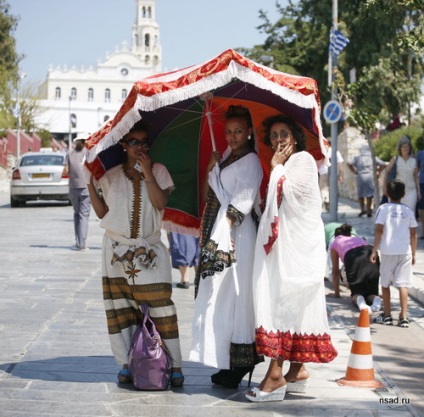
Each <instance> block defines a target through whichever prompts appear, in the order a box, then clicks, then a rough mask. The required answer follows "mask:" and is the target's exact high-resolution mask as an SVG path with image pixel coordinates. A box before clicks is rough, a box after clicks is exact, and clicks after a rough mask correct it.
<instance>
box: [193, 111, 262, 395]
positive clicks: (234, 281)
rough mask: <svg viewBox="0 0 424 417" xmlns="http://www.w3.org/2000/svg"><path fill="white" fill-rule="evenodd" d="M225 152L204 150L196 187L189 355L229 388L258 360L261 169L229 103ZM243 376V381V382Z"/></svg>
mask: <svg viewBox="0 0 424 417" xmlns="http://www.w3.org/2000/svg"><path fill="white" fill-rule="evenodd" d="M225 136H226V140H227V143H228V148H227V150H226V151H225V152H224V155H223V156H222V158H221V156H220V154H219V152H214V153H212V155H211V158H210V161H209V165H208V168H207V170H208V175H207V176H206V181H205V184H204V188H203V197H204V199H205V200H206V201H207V202H206V206H205V210H204V213H203V218H202V226H201V229H202V234H201V240H200V246H201V255H200V262H199V268H198V271H197V275H196V279H195V293H196V300H195V311H194V321H193V344H192V349H191V352H190V358H189V359H190V360H192V361H194V362H201V363H204V364H205V365H208V366H211V367H215V368H220V371H219V372H217V373H215V374H213V375H212V376H211V379H212V382H213V383H215V384H220V385H222V386H224V387H229V388H236V387H237V386H238V385H239V383H240V382H241V380H242V378H243V377H244V376H245V375H246V374H247V373H250V376H251V373H252V372H253V368H254V366H255V364H256V363H258V362H259V361H260V360H261V359H260V358H258V356H257V354H256V349H255V344H254V341H255V323H254V314H253V299H252V267H253V256H254V244H255V243H254V242H255V238H256V230H257V222H255V219H254V217H253V216H252V214H253V211H254V210H253V208H254V205H255V203H256V204H257V206H259V202H260V201H259V200H260V196H259V188H260V184H261V181H262V167H261V164H260V161H259V158H258V156H257V154H256V152H255V138H254V132H253V125H252V120H251V115H250V112H249V110H248V109H247V108H245V107H242V106H230V107H229V109H228V111H227V113H226V124H225ZM249 381H250V380H249Z"/></svg>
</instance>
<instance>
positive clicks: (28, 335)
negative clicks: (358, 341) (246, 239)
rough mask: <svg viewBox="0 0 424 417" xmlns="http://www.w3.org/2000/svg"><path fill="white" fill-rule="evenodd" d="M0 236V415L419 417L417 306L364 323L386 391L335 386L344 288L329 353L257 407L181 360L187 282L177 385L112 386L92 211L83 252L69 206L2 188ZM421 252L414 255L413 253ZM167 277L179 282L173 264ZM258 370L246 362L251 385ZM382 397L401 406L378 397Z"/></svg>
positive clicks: (348, 326)
mask: <svg viewBox="0 0 424 417" xmlns="http://www.w3.org/2000/svg"><path fill="white" fill-rule="evenodd" d="M352 206H354V204H353V205H351V206H349V205H345V204H344V205H343V206H342V209H343V210H344V211H345V212H346V215H347V218H346V219H347V220H348V221H350V222H357V221H359V220H357V219H356V217H355V216H356V212H355V209H354V208H353V207H352ZM324 218H325V215H324ZM360 221H361V225H359V224H354V225H355V227H357V228H359V227H361V233H362V234H364V235H366V234H367V233H368V232H369V233H368V234H369V235H372V225H371V223H370V224H369V227H368V223H364V222H366V221H367V220H360ZM0 236H1V239H0V265H1V268H0V332H1V333H0V334H1V338H0V416H1V417H42V416H43V417H46V416H54V417H77V416H82V417H91V416H104V417H109V416H127V417H132V416H138V417H140V416H149V417H151V416H153V415H154V416H160V417H162V416H163V417H166V416H173V417H177V416H181V417H191V416H198V415H200V414H201V415H202V416H203V417H217V416H227V415H232V416H235V417H237V416H240V417H241V416H246V415H252V416H253V415H254V416H255V417H262V416H267V417H269V416H320V415H323V416H330V417H332V416H334V417H335V416H361V417H368V416H369V417H371V416H373V417H377V416H385V417H386V416H393V417H399V416H400V417H407V416H408V417H409V416H415V417H417V416H420V415H421V416H424V403H423V398H422V397H423V396H422V392H423V390H422V381H423V376H424V375H423V364H422V346H424V331H423V327H424V319H423V311H424V310H423V308H422V305H420V304H418V303H417V302H415V301H413V300H411V304H410V306H411V309H410V311H411V317H412V319H413V324H412V326H411V328H410V329H400V328H397V327H392V328H389V327H384V326H381V325H375V324H372V325H371V333H372V344H373V352H374V361H375V373H376V378H377V379H379V380H381V381H382V382H383V383H384V384H385V387H386V391H383V392H375V391H374V390H372V389H364V388H356V387H354V388H351V387H340V386H338V385H337V384H336V383H335V382H334V381H335V379H336V378H341V377H343V376H344V375H345V372H346V366H347V361H348V358H349V355H350V348H351V344H352V341H351V336H352V334H353V332H354V330H355V327H356V323H357V318H358V313H357V311H356V310H355V309H354V308H353V307H352V306H351V305H350V302H349V301H348V293H347V292H345V294H346V297H344V298H343V299H337V300H336V299H331V298H328V308H329V313H330V325H331V334H332V338H333V341H334V343H335V345H336V347H337V349H338V351H339V356H338V358H337V359H336V360H335V361H334V362H332V363H331V364H327V365H310V370H311V373H312V377H313V379H312V383H311V387H310V389H309V391H308V393H306V394H298V395H294V394H293V395H287V397H286V400H285V401H284V402H283V403H268V404H262V405H258V404H254V403H250V402H248V401H247V400H246V399H245V398H244V395H243V393H244V391H245V390H246V381H243V386H242V387H240V388H239V389H238V390H227V389H223V388H219V387H216V386H212V385H211V382H210V378H209V376H210V375H211V374H212V373H213V372H214V370H213V369H210V368H207V367H204V366H201V365H198V364H193V363H190V362H188V361H187V358H188V352H189V346H190V341H191V318H192V314H193V288H192V287H191V288H190V289H189V290H182V289H178V288H175V289H174V297H173V298H174V301H175V303H176V305H177V308H178V315H179V323H180V331H181V335H182V340H181V343H182V350H183V359H184V365H183V369H184V372H185V375H186V384H185V386H184V388H182V389H172V390H171V389H170V390H168V391H166V392H137V391H134V390H130V389H123V388H120V387H118V386H117V385H116V383H115V381H116V374H117V372H118V370H119V368H118V366H117V365H116V364H115V362H114V360H113V358H112V355H111V351H110V347H109V341H108V336H107V334H106V323H105V317H104V312H103V303H102V299H101V297H102V295H101V281H100V246H101V239H102V231H101V229H100V228H99V227H98V221H97V220H96V217H95V216H94V215H93V214H92V216H91V219H90V225H89V239H88V245H89V247H90V251H89V252H88V253H81V252H75V251H72V250H71V246H72V245H73V243H74V242H73V223H72V208H71V207H69V206H65V205H61V204H51V203H39V202H36V203H33V204H28V205H27V206H26V207H21V208H16V209H11V208H10V206H9V195H8V193H7V191H6V189H5V188H1V186H0ZM419 256H420V260H422V256H423V254H422V252H421V253H420V255H419ZM421 272H423V273H424V268H422V267H421V265H420V266H419V271H418V273H421ZM418 277H419V276H418ZM416 278H417V277H416ZM419 279H422V278H419ZM173 280H174V282H175V283H176V282H178V280H179V277H178V273H177V271H174V273H173ZM327 291H328V292H329V290H327ZM394 295H395V293H394ZM395 299H396V297H395ZM395 303H396V301H395ZM266 367H267V364H261V365H260V366H258V367H257V369H255V372H254V375H253V381H254V383H255V384H257V383H259V382H260V381H261V379H262V377H263V375H264V373H265V371H266ZM384 398H385V399H388V400H390V401H391V402H393V401H396V400H397V399H398V400H399V402H402V400H403V402H404V404H386V403H381V402H380V400H381V399H384ZM405 402H406V404H405Z"/></svg>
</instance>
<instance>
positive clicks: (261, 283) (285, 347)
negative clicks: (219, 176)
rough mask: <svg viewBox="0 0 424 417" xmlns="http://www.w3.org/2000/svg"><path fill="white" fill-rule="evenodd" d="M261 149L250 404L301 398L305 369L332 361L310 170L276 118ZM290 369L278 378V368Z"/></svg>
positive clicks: (317, 199)
mask: <svg viewBox="0 0 424 417" xmlns="http://www.w3.org/2000/svg"><path fill="white" fill-rule="evenodd" d="M263 124H264V128H265V137H264V143H265V144H266V145H269V146H271V147H272V149H273V150H274V155H273V157H272V160H271V169H272V171H271V176H270V180H269V184H268V192H267V196H266V204H265V210H264V212H263V214H262V217H261V221H260V224H259V229H258V236H257V240H256V248H255V260H254V268H253V299H254V306H255V321H256V323H255V333H256V350H257V353H258V354H259V355H265V356H267V357H268V358H270V363H269V367H268V372H267V373H266V375H265V378H264V379H263V380H262V382H261V383H260V385H259V387H255V388H253V389H251V390H250V391H248V392H247V393H246V397H247V398H248V399H249V400H250V401H255V402H262V401H282V400H283V399H284V396H285V393H286V391H289V392H305V391H306V386H307V384H308V379H309V372H308V371H307V369H306V367H305V365H304V364H305V363H306V362H316V363H327V362H330V361H332V360H333V359H334V358H335V357H336V356H337V351H336V349H335V348H334V346H333V345H332V343H331V336H330V329H329V326H328V321H327V312H326V306H325V290H324V280H323V277H324V274H325V266H326V265H325V264H326V251H325V234H324V225H323V222H322V220H321V196H320V189H319V184H318V169H317V164H316V162H315V160H314V158H313V157H312V155H311V154H310V153H308V152H306V139H305V135H304V134H303V131H302V129H301V128H300V126H299V125H298V124H296V123H295V122H294V121H293V120H292V119H290V118H288V117H286V116H284V115H276V116H273V117H271V118H269V119H266V120H265V121H264V123H263ZM284 361H288V362H289V363H290V367H289V369H288V370H287V372H286V373H285V374H283V363H284Z"/></svg>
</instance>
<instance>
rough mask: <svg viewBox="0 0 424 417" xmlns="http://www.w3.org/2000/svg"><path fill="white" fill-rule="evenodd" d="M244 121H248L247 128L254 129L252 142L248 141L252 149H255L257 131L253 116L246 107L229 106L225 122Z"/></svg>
mask: <svg viewBox="0 0 424 417" xmlns="http://www.w3.org/2000/svg"><path fill="white" fill-rule="evenodd" d="M230 119H242V120H245V121H246V124H247V127H248V128H249V129H252V135H251V140H249V141H248V145H249V148H250V149H253V150H254V149H255V129H254V128H253V121H252V115H251V114H250V111H249V109H248V108H247V107H244V106H235V105H231V106H228V109H227V111H226V112H225V120H230Z"/></svg>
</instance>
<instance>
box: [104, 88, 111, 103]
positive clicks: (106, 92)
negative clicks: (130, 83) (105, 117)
mask: <svg viewBox="0 0 424 417" xmlns="http://www.w3.org/2000/svg"><path fill="white" fill-rule="evenodd" d="M105 103H110V89H109V88H106V90H105Z"/></svg>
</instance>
